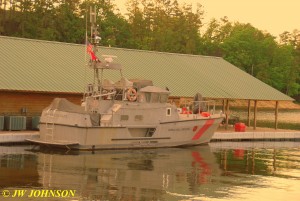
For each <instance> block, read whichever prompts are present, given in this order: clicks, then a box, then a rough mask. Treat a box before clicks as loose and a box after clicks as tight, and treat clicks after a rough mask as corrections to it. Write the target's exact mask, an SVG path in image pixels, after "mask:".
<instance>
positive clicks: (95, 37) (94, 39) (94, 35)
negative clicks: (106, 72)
mask: <svg viewBox="0 0 300 201" xmlns="http://www.w3.org/2000/svg"><path fill="white" fill-rule="evenodd" d="M90 23H91V37H90V41H91V43H92V45H93V52H94V54H96V53H97V44H99V41H100V39H101V38H100V37H99V32H98V29H97V28H98V27H97V25H96V7H95V6H90ZM97 62H98V61H97V60H96V61H92V63H91V65H92V68H93V69H94V83H93V84H94V90H95V91H96V92H98V93H99V92H100V94H101V91H102V89H101V88H102V86H101V83H102V74H103V70H102V69H101V79H100V75H99V69H98V68H97V66H96V65H97Z"/></svg>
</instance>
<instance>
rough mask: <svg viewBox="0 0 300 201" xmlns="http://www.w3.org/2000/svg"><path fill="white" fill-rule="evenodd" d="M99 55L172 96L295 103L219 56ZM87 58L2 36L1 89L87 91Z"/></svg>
mask: <svg viewBox="0 0 300 201" xmlns="http://www.w3.org/2000/svg"><path fill="white" fill-rule="evenodd" d="M97 54H98V56H99V58H100V59H101V55H103V54H105V55H115V56H117V58H116V59H115V61H116V62H118V63H120V64H122V66H123V73H124V76H125V77H127V78H128V79H131V78H140V79H141V78H143V79H151V80H153V83H154V85H156V86H159V87H162V88H165V87H168V88H169V89H170V91H171V95H172V96H185V97H192V96H194V94H196V93H197V92H200V93H201V94H202V95H203V96H204V97H209V98H228V99H251V100H293V99H292V98H290V97H289V96H286V95H285V94H283V93H281V92H279V91H278V90H276V89H274V88H272V87H270V86H269V85H267V84H265V83H263V82H261V81H260V80H258V79H256V78H254V77H253V76H251V75H249V74H247V73H245V72H244V71H242V70H240V69H239V68H237V67H235V66H234V65H232V64H230V63H228V62H227V61H225V60H224V59H222V58H218V57H208V56H199V55H186V54H173V53H162V52H151V51H141V50H131V49H121V48H112V47H99V51H98V53H97ZM88 57H89V56H88V55H87V54H86V48H85V46H84V45H76V44H67V43H59V42H48V41H40V40H30V39H23V38H12V37H4V36H0V59H1V64H0V70H1V73H0V89H2V90H3V89H4V90H26V91H46V92H83V89H84V87H85V85H86V83H87V82H88V81H89V80H91V79H92V78H91V77H92V76H91V73H92V70H90V69H88V68H87V66H86V62H85V61H86V60H87V58H88ZM115 74H116V73H115ZM111 79H112V80H113V81H117V77H116V76H113V75H111ZM89 82H91V81H89Z"/></svg>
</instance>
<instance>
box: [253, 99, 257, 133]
mask: <svg viewBox="0 0 300 201" xmlns="http://www.w3.org/2000/svg"><path fill="white" fill-rule="evenodd" d="M256 113H257V100H254V120H253V129H254V130H256Z"/></svg>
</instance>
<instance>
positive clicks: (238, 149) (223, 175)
mask: <svg viewBox="0 0 300 201" xmlns="http://www.w3.org/2000/svg"><path fill="white" fill-rule="evenodd" d="M32 148H35V149H34V150H32ZM299 189H300V142H256V143H254V142H244V143H238V142H224V143H214V144H210V145H205V146H197V147H192V148H184V149H183V148H182V149H179V148H178V149H177V148H172V149H153V150H122V151H116V150H114V151H98V152H95V153H91V152H80V153H78V152H77V153H76V152H61V151H60V152H57V151H51V150H39V149H38V148H37V147H31V146H11V147H6V146H0V191H1V192H2V195H1V194H0V200H63V201H65V200H70V201H71V200H72V201H75V200H90V201H91V200H99V201H100V200H101V201H104V200H126V201H129V200H130V201H131V200H136V201H140V200H145V201H146V200H167V201H169V200H171V201H172V200H184V201H187V200H255V201H257V200H272V201H274V200H275V201H276V200H289V201H293V200H299V197H300V190H299ZM16 190H18V191H16ZM42 190H44V197H42V196H43V194H41V192H42ZM46 190H52V192H54V190H57V191H55V192H58V191H59V190H60V192H64V194H62V193H61V194H60V195H61V196H60V197H53V196H52V197H51V196H49V194H45V192H46ZM15 192H18V193H19V194H18V193H17V194H16V195H15V197H12V196H14V194H15ZM22 192H23V194H22ZM48 192H49V191H48ZM72 192H73V193H74V194H72ZM31 193H32V195H31ZM34 193H35V194H34ZM46 195H47V196H46ZM53 195H54V194H53ZM55 195H57V194H55ZM62 195H63V196H62ZM1 196H2V197H3V196H5V198H3V199H2V198H1Z"/></svg>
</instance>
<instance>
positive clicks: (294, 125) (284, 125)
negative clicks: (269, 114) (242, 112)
mask: <svg viewBox="0 0 300 201" xmlns="http://www.w3.org/2000/svg"><path fill="white" fill-rule="evenodd" d="M241 122H243V123H245V124H246V123H247V122H246V120H243V119H241ZM250 126H253V120H251V121H250ZM256 126H257V127H264V128H274V127H275V122H274V121H263V120H257V121H256ZM278 129H288V130H300V124H299V123H286V122H278Z"/></svg>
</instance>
